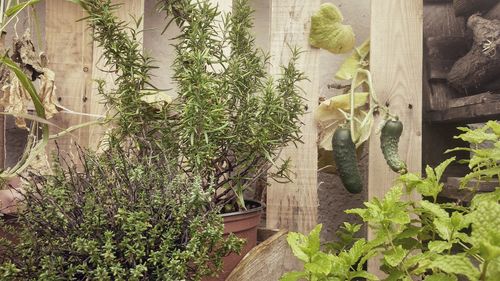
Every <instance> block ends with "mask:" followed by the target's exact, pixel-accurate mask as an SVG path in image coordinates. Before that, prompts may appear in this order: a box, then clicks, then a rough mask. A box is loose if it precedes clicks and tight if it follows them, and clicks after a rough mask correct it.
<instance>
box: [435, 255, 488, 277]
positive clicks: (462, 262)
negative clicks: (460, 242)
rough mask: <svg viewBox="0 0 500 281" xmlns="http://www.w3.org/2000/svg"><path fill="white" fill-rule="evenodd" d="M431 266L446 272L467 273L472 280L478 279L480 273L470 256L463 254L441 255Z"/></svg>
mask: <svg viewBox="0 0 500 281" xmlns="http://www.w3.org/2000/svg"><path fill="white" fill-rule="evenodd" d="M431 267H433V268H437V269H440V270H442V271H443V272H446V273H452V274H461V275H465V276H467V277H468V278H469V280H471V281H473V280H477V279H478V278H479V274H480V273H479V270H478V269H477V268H476V267H474V265H472V263H471V261H470V260H469V258H468V257H466V256H462V255H453V256H452V255H446V256H439V257H438V258H436V259H435V260H434V261H433V262H432V263H431Z"/></svg>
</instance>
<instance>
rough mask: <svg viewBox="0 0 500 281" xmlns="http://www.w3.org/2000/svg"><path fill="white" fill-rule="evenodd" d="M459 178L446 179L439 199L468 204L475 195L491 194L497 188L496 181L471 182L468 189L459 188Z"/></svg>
mask: <svg viewBox="0 0 500 281" xmlns="http://www.w3.org/2000/svg"><path fill="white" fill-rule="evenodd" d="M460 179H461V178H460V177H448V179H447V180H446V183H445V185H444V187H443V191H441V193H439V197H443V198H447V199H452V200H455V201H458V202H470V200H471V199H472V198H473V197H474V195H475V194H477V193H485V192H492V191H494V190H495V188H496V187H497V186H498V181H491V182H477V181H476V180H473V181H471V182H470V183H469V185H468V186H467V187H468V188H464V189H461V188H460Z"/></svg>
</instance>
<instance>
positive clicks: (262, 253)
mask: <svg viewBox="0 0 500 281" xmlns="http://www.w3.org/2000/svg"><path fill="white" fill-rule="evenodd" d="M286 234H287V232H286V231H285V230H280V231H279V232H278V233H276V234H274V235H273V236H271V237H270V238H268V239H267V240H265V241H264V242H262V243H261V244H259V245H257V246H256V247H255V248H253V249H252V250H251V251H250V252H249V253H248V254H247V255H246V256H245V257H244V258H243V260H241V262H240V263H239V264H238V266H237V267H236V268H235V269H234V270H233V272H231V274H230V275H229V276H228V277H227V279H226V281H257V280H269V281H271V280H279V278H280V277H281V276H282V275H283V274H284V273H285V271H284V268H285V266H284V265H285V264H284V263H285V262H286V259H285V257H286V256H287V255H289V252H290V249H289V247H288V243H287V241H286Z"/></svg>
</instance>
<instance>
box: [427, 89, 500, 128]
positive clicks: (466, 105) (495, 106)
mask: <svg viewBox="0 0 500 281" xmlns="http://www.w3.org/2000/svg"><path fill="white" fill-rule="evenodd" d="M497 118H500V95H498V94H492V93H483V94H478V95H473V96H468V97H463V98H457V99H452V100H450V101H449V102H448V108H447V109H445V110H440V111H431V112H428V113H426V116H425V119H426V120H428V121H431V122H448V123H450V122H455V123H460V122H461V123H463V124H467V123H478V122H484V121H487V120H491V119H497Z"/></svg>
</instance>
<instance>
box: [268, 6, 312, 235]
mask: <svg viewBox="0 0 500 281" xmlns="http://www.w3.org/2000/svg"><path fill="white" fill-rule="evenodd" d="M320 2H321V1H319V0H311V1H295V0H273V1H271V30H270V37H271V42H270V50H269V51H270V55H271V70H270V71H271V73H272V74H274V75H276V77H278V75H279V74H280V64H283V63H287V62H288V59H289V58H290V48H289V46H292V47H294V46H297V47H299V48H300V49H301V50H302V51H303V53H302V54H301V56H300V59H299V61H298V69H300V70H301V71H304V72H305V74H306V75H307V77H308V78H309V79H310V80H309V81H304V82H302V83H301V85H300V86H301V88H302V89H304V90H305V93H303V95H304V97H305V98H306V99H307V101H306V103H307V106H308V111H309V112H308V113H307V114H305V115H304V116H303V118H302V121H303V122H304V125H303V127H302V134H303V137H302V140H303V141H304V143H303V144H299V145H298V147H294V146H293V147H288V148H286V149H284V150H283V153H282V156H283V157H284V158H287V157H290V159H291V161H292V170H293V175H292V178H293V182H292V183H287V184H279V183H275V182H271V185H270V186H269V187H268V193H267V227H268V228H287V229H289V230H293V231H301V232H308V231H310V230H311V229H312V228H313V227H314V226H315V225H316V221H317V207H318V200H317V194H316V191H317V147H316V140H317V132H316V125H315V124H314V120H313V116H312V114H311V112H312V110H314V108H315V107H316V106H317V103H318V94H319V82H318V78H319V75H318V70H319V69H318V58H319V50H318V49H312V48H311V47H310V46H309V44H308V36H309V29H310V19H311V15H312V14H313V12H315V11H316V10H317V9H318V8H319V5H320Z"/></svg>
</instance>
